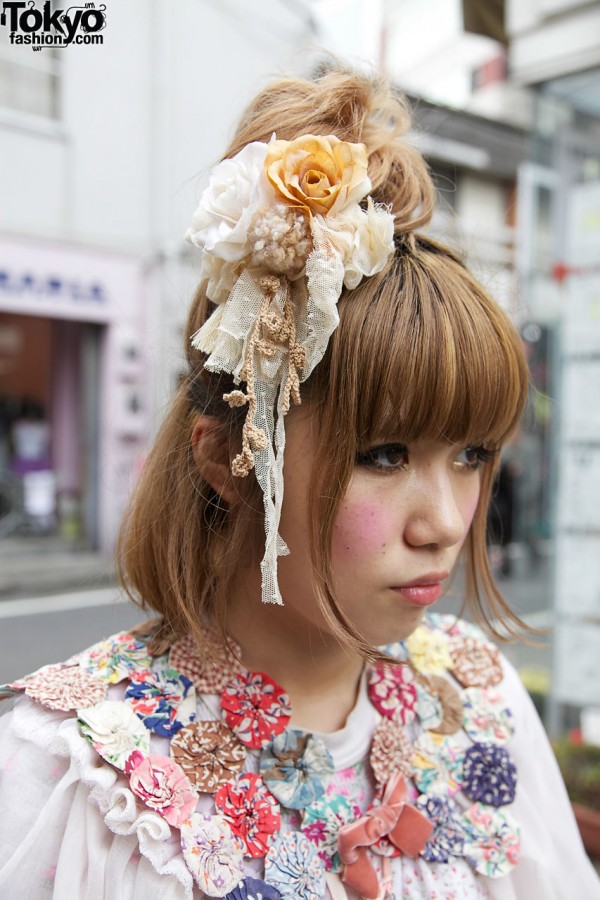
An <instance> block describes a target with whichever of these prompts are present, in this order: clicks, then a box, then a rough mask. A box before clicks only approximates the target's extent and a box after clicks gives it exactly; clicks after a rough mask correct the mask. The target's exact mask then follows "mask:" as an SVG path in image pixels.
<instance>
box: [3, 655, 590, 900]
mask: <svg viewBox="0 0 600 900" xmlns="http://www.w3.org/2000/svg"><path fill="white" fill-rule="evenodd" d="M503 667H504V680H503V682H502V691H503V694H504V696H505V698H506V701H507V704H508V705H509V706H510V708H511V709H512V713H513V716H514V724H515V735H514V737H513V738H512V739H511V740H510V741H509V743H508V744H507V748H508V750H509V752H510V754H511V757H512V759H513V760H514V762H515V764H516V766H517V771H518V776H519V780H518V789H517V795H516V799H515V802H514V804H513V805H512V807H511V812H512V813H513V814H514V817H515V819H516V820H517V821H518V822H519V824H520V826H521V830H522V848H521V858H520V861H519V863H518V865H517V866H516V868H515V869H513V871H512V872H511V873H510V874H508V875H506V876H504V877H501V878H495V879H493V878H487V877H485V876H482V875H478V874H477V873H476V872H475V871H474V870H473V869H472V868H471V867H470V866H469V865H468V864H467V863H466V862H465V861H464V860H462V859H457V860H456V864H452V865H451V864H439V863H429V862H427V861H426V860H424V859H423V858H422V857H419V858H417V859H416V860H413V859H410V858H408V857H400V858H399V859H396V860H394V885H393V897H394V900H401V898H402V900H434V898H437V900H459V898H461V900H462V898H464V900H474V898H486V897H489V898H494V900H513V898H518V900H572V898H577V900H595V898H600V881H599V880H598V877H597V875H596V873H595V871H594V869H593V867H592V865H591V864H590V862H589V860H588V858H587V857H586V855H585V853H584V850H583V848H582V845H581V841H580V838H579V834H578V831H577V826H576V823H575V820H574V817H573V813H572V810H571V806H570V804H569V801H568V798H567V795H566V792H565V788H564V785H563V783H562V780H561V777H560V774H559V771H558V767H557V765H556V761H555V759H554V755H553V753H552V750H551V748H550V746H549V744H548V740H547V738H546V735H545V732H544V729H543V727H542V725H541V723H540V721H539V719H538V717H537V714H536V712H535V709H534V707H533V705H532V703H531V701H530V698H529V696H528V695H527V693H526V691H525V690H524V688H523V687H522V685H521V682H520V680H519V677H518V675H517V674H516V672H515V670H514V669H513V668H512V667H511V666H510V664H508V663H507V662H506V661H505V660H503ZM119 691H121V693H122V689H121V688H119V686H114V687H112V688H111V692H113V696H114V697H115V699H116V698H118V697H119ZM203 715H204V716H205V717H206V708H204V710H203ZM378 716H379V714H378V713H377V711H376V710H375V709H374V707H373V706H372V705H371V703H370V702H369V701H368V699H367V697H366V687H365V684H364V679H363V684H362V688H361V692H360V695H359V698H358V701H357V705H356V707H355V709H354V711H353V712H352V713H351V715H350V717H349V719H348V722H347V723H346V726H345V727H344V729H342V730H341V731H339V732H337V733H335V734H323V735H320V737H321V738H322V739H323V741H324V742H325V743H326V745H327V747H328V749H329V751H330V752H331V754H332V756H333V758H334V762H335V767H336V770H338V769H343V768H344V767H346V766H352V765H354V764H355V763H357V762H358V761H359V760H360V759H362V758H364V756H365V752H366V748H367V747H368V744H369V742H370V738H371V735H372V733H373V730H374V727H375V725H376V722H377V719H378ZM327 883H328V894H327V896H328V897H331V898H333V900H336V898H337V897H356V896H357V895H356V894H354V893H353V892H351V891H349V890H347V889H344V888H342V886H341V882H340V881H339V878H338V877H337V876H331V875H329V876H328V882H327ZM201 896H203V895H202V894H201V893H200V891H199V890H198V888H197V887H195V886H194V882H193V879H192V876H191V873H190V871H189V869H188V868H187V866H186V865H185V862H184V859H183V856H182V853H181V846H180V841H179V834H178V832H177V830H176V829H174V828H171V827H170V826H169V824H168V823H167V822H166V821H165V820H164V819H163V818H162V817H161V816H160V815H158V813H156V812H153V811H152V810H150V809H148V808H144V807H142V806H141V805H140V803H139V801H138V800H137V799H136V797H135V796H134V794H133V793H132V791H131V790H130V788H129V785H128V780H127V778H126V776H124V775H123V773H122V772H118V771H116V770H115V769H114V768H112V767H111V766H109V765H107V764H106V763H105V762H104V761H103V760H102V758H101V757H100V756H99V755H98V753H97V752H96V751H95V750H94V748H93V746H92V745H91V744H90V743H89V741H87V740H86V739H85V737H83V736H82V734H81V732H80V730H79V728H78V725H77V721H76V718H75V717H74V716H72V715H69V714H68V713H63V712H55V711H52V710H50V709H47V708H45V707H43V706H41V705H39V704H37V703H35V702H34V701H32V700H30V699H29V698H28V697H21V698H19V699H18V700H16V701H15V703H14V706H13V709H12V710H11V711H9V712H8V713H7V714H6V715H4V716H2V717H1V718H0V897H2V898H6V900H46V898H54V900H198V898H199V897H201Z"/></svg>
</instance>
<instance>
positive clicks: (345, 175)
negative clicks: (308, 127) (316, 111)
mask: <svg viewBox="0 0 600 900" xmlns="http://www.w3.org/2000/svg"><path fill="white" fill-rule="evenodd" d="M265 172H266V174H267V178H268V179H269V181H270V182H271V184H272V185H273V187H274V188H275V190H276V191H277V192H278V194H280V195H281V196H282V197H283V198H284V199H285V200H286V201H287V202H288V203H291V204H292V205H294V206H301V207H303V208H304V209H306V210H308V211H309V212H311V213H318V214H320V215H322V216H327V215H335V214H336V213H339V212H341V211H342V210H343V209H344V208H345V207H346V206H347V205H348V204H349V203H359V202H360V201H361V200H362V199H363V197H365V196H366V195H367V194H368V193H369V191H370V190H371V182H370V181H369V176H368V175H367V151H366V148H365V145H364V144H351V143H348V142H347V141H340V140H338V138H336V137H334V136H333V135H328V136H327V137H321V136H319V135H314V134H304V135H302V136H301V137H299V138H296V140H294V141H272V142H271V143H270V144H268V146H267V156H266V159H265Z"/></svg>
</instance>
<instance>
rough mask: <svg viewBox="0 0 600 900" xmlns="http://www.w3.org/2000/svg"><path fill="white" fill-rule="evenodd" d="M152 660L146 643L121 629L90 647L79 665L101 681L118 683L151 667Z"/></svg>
mask: <svg viewBox="0 0 600 900" xmlns="http://www.w3.org/2000/svg"><path fill="white" fill-rule="evenodd" d="M151 662H152V660H151V657H150V655H149V653H148V648H147V646H146V644H144V643H143V642H142V641H139V640H137V638H135V637H134V636H133V635H132V634H129V632H127V631H121V632H119V634H115V635H113V636H112V637H110V638H108V639H107V640H105V641H100V642H99V643H98V644H94V646H93V647H90V649H89V650H87V651H86V652H85V654H84V655H83V657H82V659H81V660H80V663H79V665H80V666H81V668H82V669H84V670H85V671H86V672H89V673H90V675H95V676H96V678H99V679H100V681H106V682H108V684H117V683H118V682H119V681H122V680H123V679H124V678H132V677H133V676H134V675H135V673H136V672H139V671H145V670H146V669H149V668H150V666H151Z"/></svg>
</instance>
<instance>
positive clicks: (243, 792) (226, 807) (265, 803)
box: [215, 772, 281, 857]
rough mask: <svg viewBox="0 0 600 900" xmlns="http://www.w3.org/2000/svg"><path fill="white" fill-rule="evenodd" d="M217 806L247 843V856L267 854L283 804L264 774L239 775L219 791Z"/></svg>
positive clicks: (279, 823) (235, 831)
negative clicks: (264, 778)
mask: <svg viewBox="0 0 600 900" xmlns="http://www.w3.org/2000/svg"><path fill="white" fill-rule="evenodd" d="M215 806H216V808H217V809H218V810H219V811H220V812H221V814H222V816H223V818H224V819H225V820H226V821H227V822H228V824H229V826H230V828H231V830H232V831H233V833H234V834H235V835H236V836H237V837H240V838H241V839H242V840H243V842H244V844H245V845H246V851H247V853H246V855H247V856H252V857H262V856H265V855H266V853H267V850H268V849H269V840H270V838H271V835H272V834H275V833H276V832H277V831H279V828H280V826H281V816H280V814H279V804H278V803H277V801H276V800H275V798H274V797H273V795H272V794H271V793H270V791H269V790H268V789H267V787H266V785H265V783H264V781H263V780H262V778H260V776H258V775H255V774H254V773H253V772H245V773H244V774H243V775H239V776H238V777H237V778H236V779H235V781H231V782H229V784H226V785H224V786H223V787H222V788H220V789H219V790H218V791H217V793H216V794H215Z"/></svg>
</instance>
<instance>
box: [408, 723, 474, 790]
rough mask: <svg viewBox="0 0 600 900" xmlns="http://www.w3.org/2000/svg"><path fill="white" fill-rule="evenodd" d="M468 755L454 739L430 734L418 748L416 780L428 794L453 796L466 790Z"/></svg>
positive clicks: (419, 741) (430, 732) (413, 764)
mask: <svg viewBox="0 0 600 900" xmlns="http://www.w3.org/2000/svg"><path fill="white" fill-rule="evenodd" d="M464 757H465V753H464V750H463V748H462V747H461V746H460V744H459V743H458V742H457V741H456V739H455V738H453V737H452V736H446V735H441V734H435V732H432V731H429V732H426V733H425V734H422V735H421V737H420V738H419V739H418V741H417V742H416V743H415V745H414V755H413V758H412V768H413V772H412V774H413V780H414V782H415V784H416V785H417V787H418V788H419V790H420V791H421V792H422V793H424V794H427V793H430V792H434V793H438V794H441V795H442V796H443V795H448V796H450V797H451V796H453V795H454V794H456V793H458V791H460V790H461V789H462V786H463V761H464Z"/></svg>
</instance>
